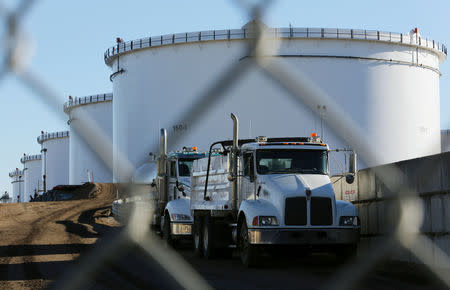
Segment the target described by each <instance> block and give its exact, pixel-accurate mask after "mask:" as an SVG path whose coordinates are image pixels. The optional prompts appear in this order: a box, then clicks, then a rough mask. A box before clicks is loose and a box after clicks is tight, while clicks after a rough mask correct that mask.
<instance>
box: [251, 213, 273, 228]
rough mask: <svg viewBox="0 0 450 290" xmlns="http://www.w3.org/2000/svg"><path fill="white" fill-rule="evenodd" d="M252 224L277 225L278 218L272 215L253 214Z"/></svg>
mask: <svg viewBox="0 0 450 290" xmlns="http://www.w3.org/2000/svg"><path fill="white" fill-rule="evenodd" d="M252 225H253V226H262V227H264V226H278V220H277V218H276V217H274V216H255V217H254V218H253V222H252Z"/></svg>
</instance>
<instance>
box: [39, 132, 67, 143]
mask: <svg viewBox="0 0 450 290" xmlns="http://www.w3.org/2000/svg"><path fill="white" fill-rule="evenodd" d="M65 137H69V131H60V132H53V133H43V132H42V134H41V135H40V136H38V137H37V142H38V143H39V144H42V143H43V142H45V141H48V140H51V139H58V138H65Z"/></svg>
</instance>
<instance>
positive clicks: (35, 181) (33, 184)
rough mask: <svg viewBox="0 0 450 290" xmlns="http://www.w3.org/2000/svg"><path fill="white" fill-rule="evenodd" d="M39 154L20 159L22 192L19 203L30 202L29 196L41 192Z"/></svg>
mask: <svg viewBox="0 0 450 290" xmlns="http://www.w3.org/2000/svg"><path fill="white" fill-rule="evenodd" d="M41 161H42V160H41V154H36V155H26V154H24V155H23V157H22V158H21V159H20V162H22V164H23V180H24V190H23V195H22V196H21V200H20V201H21V202H27V201H30V196H34V194H35V193H36V194H39V191H40V190H42V174H41V172H42V162H41Z"/></svg>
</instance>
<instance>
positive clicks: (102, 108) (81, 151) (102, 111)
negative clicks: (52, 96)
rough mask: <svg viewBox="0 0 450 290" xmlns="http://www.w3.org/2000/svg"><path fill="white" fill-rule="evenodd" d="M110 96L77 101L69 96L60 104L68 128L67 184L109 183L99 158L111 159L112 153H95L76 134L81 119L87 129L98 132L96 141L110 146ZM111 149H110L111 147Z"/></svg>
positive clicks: (109, 174) (109, 173)
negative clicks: (66, 117) (94, 129)
mask: <svg viewBox="0 0 450 290" xmlns="http://www.w3.org/2000/svg"><path fill="white" fill-rule="evenodd" d="M112 100H113V95H112V94H111V93H109V94H99V95H93V96H87V97H81V98H72V97H70V99H69V101H68V102H67V103H65V104H64V112H65V113H66V114H67V115H68V117H69V121H68V122H67V123H68V124H69V125H70V150H69V151H70V153H69V156H70V157H69V164H70V168H69V184H82V183H84V182H87V181H91V182H94V181H95V182H112V170H111V169H110V167H109V166H108V165H107V164H105V162H104V161H103V160H104V159H102V157H103V158H106V160H112V150H108V148H104V147H102V148H100V149H101V152H99V153H100V154H102V155H103V156H102V155H100V154H99V153H98V152H96V151H95V147H93V146H91V145H90V144H89V142H87V141H94V140H85V138H84V137H83V136H82V134H79V133H77V130H79V128H80V126H83V125H84V124H80V120H85V121H86V122H87V124H88V125H89V127H90V128H94V127H95V128H96V129H98V130H100V132H101V134H99V135H96V138H102V140H103V141H105V142H106V144H112V134H113V128H112V127H113V120H112V106H113V105H112ZM111 148H112V146H111Z"/></svg>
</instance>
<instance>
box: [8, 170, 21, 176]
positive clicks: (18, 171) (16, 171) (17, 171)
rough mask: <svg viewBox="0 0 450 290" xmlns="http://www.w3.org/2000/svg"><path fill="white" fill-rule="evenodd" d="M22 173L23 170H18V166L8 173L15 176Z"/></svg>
mask: <svg viewBox="0 0 450 290" xmlns="http://www.w3.org/2000/svg"><path fill="white" fill-rule="evenodd" d="M22 175H23V170H19V169H18V168H16V170H14V171H11V172H10V173H9V177H16V176H22Z"/></svg>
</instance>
